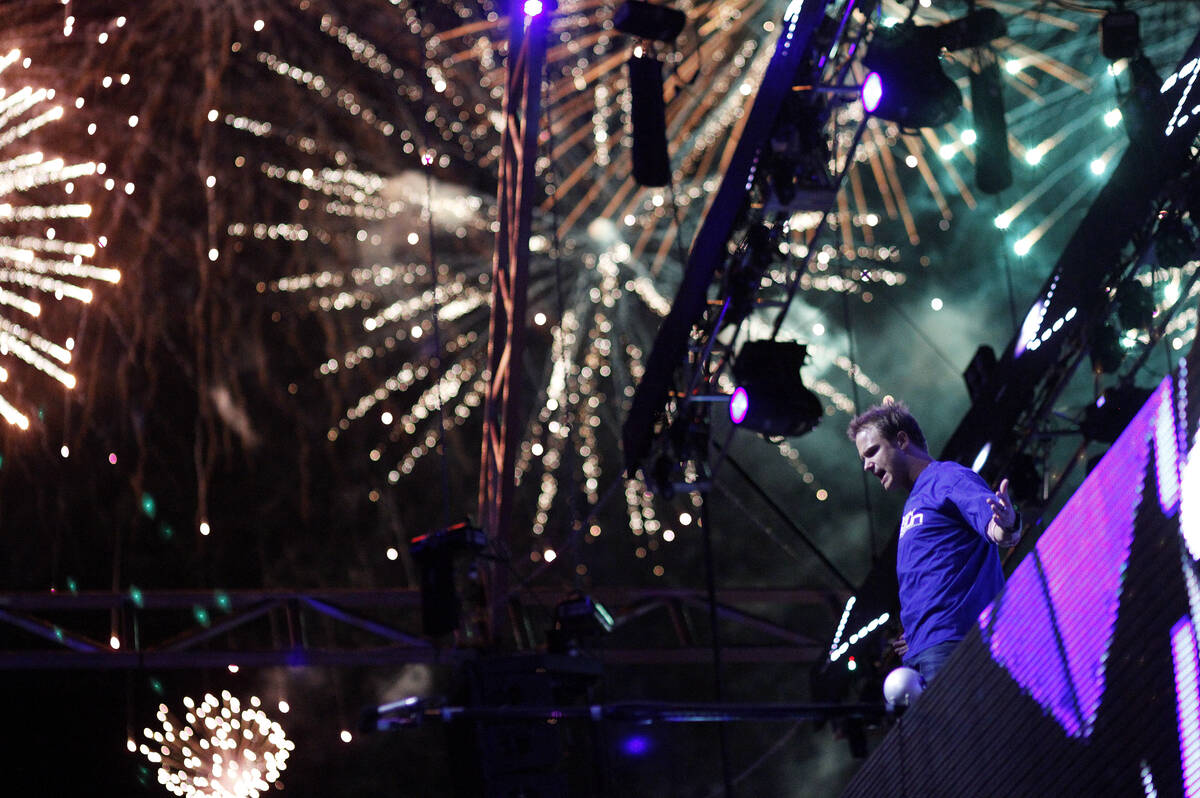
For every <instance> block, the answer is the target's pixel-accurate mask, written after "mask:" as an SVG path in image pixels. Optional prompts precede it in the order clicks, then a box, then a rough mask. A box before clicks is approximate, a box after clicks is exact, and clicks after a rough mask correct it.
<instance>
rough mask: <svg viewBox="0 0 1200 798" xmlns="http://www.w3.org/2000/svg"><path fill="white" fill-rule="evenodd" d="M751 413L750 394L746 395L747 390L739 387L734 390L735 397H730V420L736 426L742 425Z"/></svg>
mask: <svg viewBox="0 0 1200 798" xmlns="http://www.w3.org/2000/svg"><path fill="white" fill-rule="evenodd" d="M749 412H750V394H748V393H746V389H745V388H741V387H739V388H737V389H736V390H734V392H733V396H731V397H729V420H730V421H732V422H733V423H734V424H741V423H742V422H743V421H745V420H746V414H747V413H749Z"/></svg>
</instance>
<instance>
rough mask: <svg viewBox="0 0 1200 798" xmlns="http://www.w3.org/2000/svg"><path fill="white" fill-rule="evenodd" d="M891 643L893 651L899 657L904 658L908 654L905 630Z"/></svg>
mask: <svg viewBox="0 0 1200 798" xmlns="http://www.w3.org/2000/svg"><path fill="white" fill-rule="evenodd" d="M891 643H892V651H895V652H896V655H897V656H899V657H903V656H904V655H905V654H907V653H908V641H907V640H905V639H904V630H903V629H901V630H900V636H899V637H897V638H895V639H893V640H892V641H891Z"/></svg>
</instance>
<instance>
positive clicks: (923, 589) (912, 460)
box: [847, 402, 1021, 682]
mask: <svg viewBox="0 0 1200 798" xmlns="http://www.w3.org/2000/svg"><path fill="white" fill-rule="evenodd" d="M847 434H848V435H849V437H850V439H851V440H852V441H854V445H855V446H856V447H857V448H858V456H859V457H860V458H861V459H862V463H863V468H864V469H865V470H866V471H868V472H870V473H871V474H874V475H875V476H876V477H877V478H878V479H879V481H880V483H881V484H882V485H883V488H884V490H902V491H904V492H906V493H908V500H907V501H906V502H905V503H904V516H903V518H902V519H901V522H900V540H899V543H898V545H897V551H896V576H897V578H898V579H899V583H900V621H901V624H902V625H903V627H904V642H905V643H906V644H907V650H906V651H902V654H903V656H904V664H905V665H907V666H908V667H910V668H914V669H915V670H917V671H918V672H920V674H921V675H922V676H923V677H924V678H925V680H926V681H927V682H928V681H929V680H931V679H932V678H933V677H934V675H935V674H936V673H937V671H938V670H939V669H940V668H941V666H942V664H943V663H945V661H946V660H947V659H948V658H949V656H950V653H951V652H952V651H953V650H954V647H955V646H956V645H957V644H958V642H959V641H960V640H962V639H963V638H964V637H966V634H967V631H968V630H970V628H971V625H972V624H974V623H975V620H976V619H977V618H978V617H979V613H980V612H982V611H983V608H984V607H986V606H987V605H988V604H989V603H990V602H991V601H992V599H993V598H995V597H996V594H997V593H998V592H999V591H1000V588H1001V587H1003V586H1004V574H1003V572H1002V571H1001V569H1000V555H999V552H998V550H997V546H1003V547H1011V546H1015V545H1017V543H1018V542H1019V541H1020V539H1021V516H1020V514H1019V513H1017V511H1016V509H1015V508H1014V507H1013V503H1012V500H1011V499H1010V498H1009V496H1008V480H1007V479H1005V480H1003V481H1001V483H1000V489H999V490H997V491H996V492H995V493H993V492H992V490H991V489H990V488H989V487H988V486H987V483H985V482H984V481H983V479H982V478H981V477H980V476H979V475H978V474H976V473H975V472H974V471H972V470H971V469H969V468H967V467H965V466H962V465H959V464H958V463H954V462H943V461H939V460H934V459H933V458H932V457H930V455H929V452H928V447H927V445H926V443H925V435H924V434H923V433H922V432H921V427H920V426H919V425H918V424H917V421H916V419H915V418H913V416H912V414H911V413H909V411H908V408H907V407H905V406H904V405H903V404H902V403H899V402H885V403H884V404H882V405H877V406H875V407H872V408H871V409H870V410H867V411H866V412H865V413H863V414H862V415H860V416H858V417H857V418H855V419H854V420H853V421H851V422H850V426H849V428H848V429H847Z"/></svg>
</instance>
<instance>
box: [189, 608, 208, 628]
mask: <svg viewBox="0 0 1200 798" xmlns="http://www.w3.org/2000/svg"><path fill="white" fill-rule="evenodd" d="M192 615H194V616H195V618H196V623H198V624H200V625H201V626H208V624H209V623H210V621H209V618H208V610H206V609H204V608H203V607H192Z"/></svg>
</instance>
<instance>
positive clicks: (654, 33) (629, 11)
mask: <svg viewBox="0 0 1200 798" xmlns="http://www.w3.org/2000/svg"><path fill="white" fill-rule="evenodd" d="M686 22H687V15H686V14H684V13H683V12H682V11H679V10H677V9H674V8H671V7H670V6H664V5H656V4H654V3H647V2H644V0H625V2H624V3H622V4H621V7H620V8H618V9H617V10H616V13H614V14H613V27H614V28H616V29H617V30H619V31H620V32H621V33H625V34H628V35H630V36H637V37H638V38H640V39H653V40H654V41H656V42H673V41H675V38H676V37H677V36H679V34H680V32H681V31H682V30H683V26H684V24H685V23H686Z"/></svg>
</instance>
